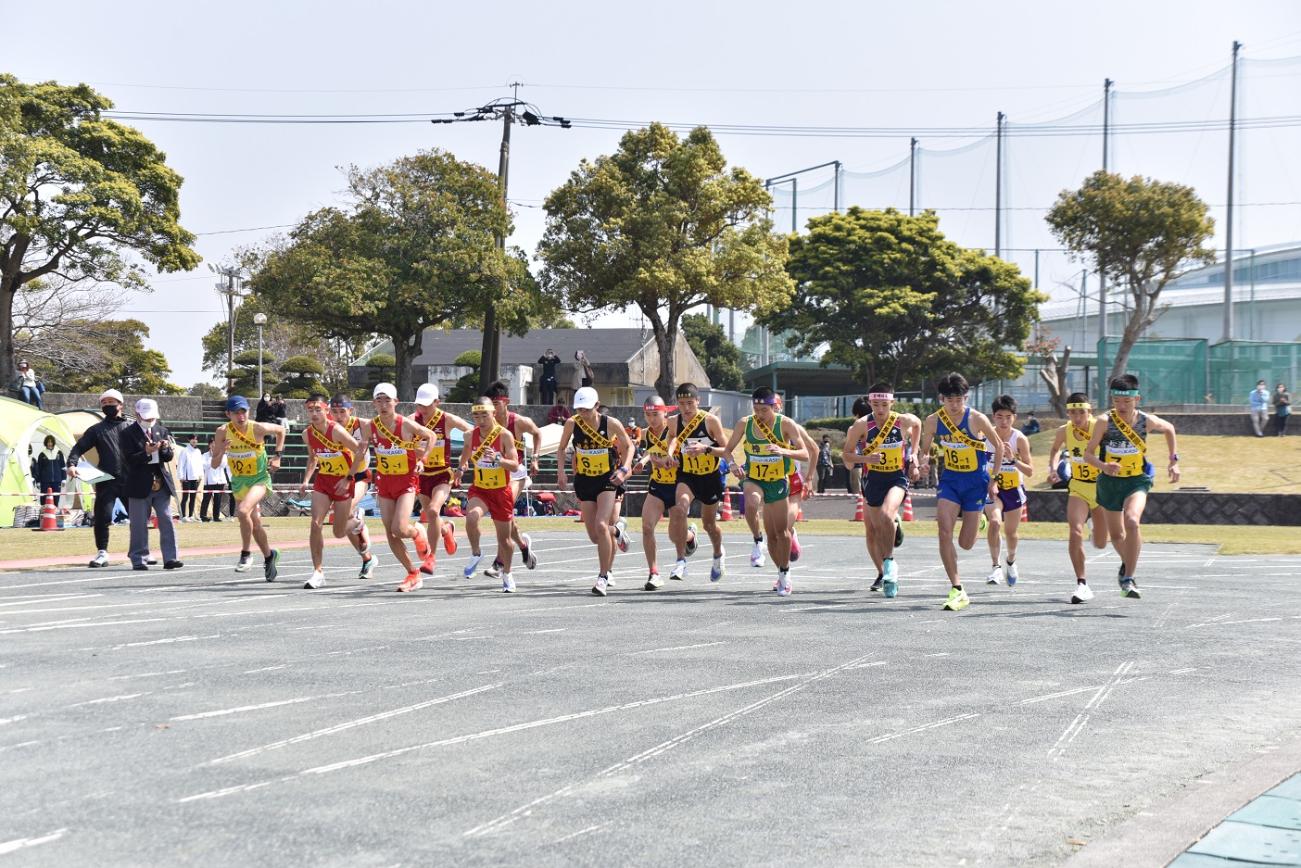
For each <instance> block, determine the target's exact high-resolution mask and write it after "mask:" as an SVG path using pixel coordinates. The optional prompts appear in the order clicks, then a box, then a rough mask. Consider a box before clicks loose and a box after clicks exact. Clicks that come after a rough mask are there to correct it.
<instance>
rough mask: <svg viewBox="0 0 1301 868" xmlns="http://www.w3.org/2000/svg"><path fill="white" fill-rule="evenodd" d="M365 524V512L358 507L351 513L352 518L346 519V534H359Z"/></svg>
mask: <svg viewBox="0 0 1301 868" xmlns="http://www.w3.org/2000/svg"><path fill="white" fill-rule="evenodd" d="M365 523H366V512H365V510H363V509H362V508H361V507H360V506H359V507H357V508H356V509H354V510H353V511H352V516H351V517H350V518H349V519H348V533H350V534H354V535H355V534H359V533H361V529H362V527H363V526H364V525H365Z"/></svg>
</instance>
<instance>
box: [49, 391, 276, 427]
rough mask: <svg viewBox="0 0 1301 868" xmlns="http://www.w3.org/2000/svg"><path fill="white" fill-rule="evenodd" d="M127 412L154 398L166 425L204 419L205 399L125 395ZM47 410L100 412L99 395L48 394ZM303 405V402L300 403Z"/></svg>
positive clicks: (184, 396)
mask: <svg viewBox="0 0 1301 868" xmlns="http://www.w3.org/2000/svg"><path fill="white" fill-rule="evenodd" d="M123 397H125V398H126V412H127V414H128V415H134V412H135V411H134V407H135V403H136V401H137V400H139V399H140V398H153V399H154V400H155V401H157V402H158V412H159V414H161V416H162V418H163V423H164V424H166V423H167V422H168V421H169V420H173V419H201V418H203V399H202V398H196V397H194V396H193V395H124V396H123ZM44 400H45V409H46V410H47V411H49V412H51V413H61V412H63V411H64V410H98V409H99V394H98V393H95V394H93V395H90V394H82V393H76V392H46V393H45V396H44ZM299 403H302V402H299Z"/></svg>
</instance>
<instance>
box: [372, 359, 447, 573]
mask: <svg viewBox="0 0 1301 868" xmlns="http://www.w3.org/2000/svg"><path fill="white" fill-rule="evenodd" d="M371 401H372V403H373V404H374V405H375V410H376V411H377V415H376V416H375V418H374V419H371V420H370V424H369V425H368V426H366V427H367V428H368V429H369V430H368V434H367V438H368V439H367V440H363V441H362V443H361V444H360V446H359V447H358V448H365V447H366V446H368V445H371V444H373V445H374V449H375V489H376V496H377V498H376V499H377V500H379V514H380V517H381V518H382V519H383V521H384V533H385V536H387V538H388V547H389V549H390V550H391V551H392V552H393V556H394V557H396V558H397V559H398V563H400V564H402V566H403V568H405V569H406V571H407V575H406V578H405V579H403V580H402V582H401V583H400V584H399V585H398V587H397V589H398V591H399V592H400V593H409V592H411V591H418V590H420V588H421V587H423V585H424V580H423V579H421V578H420V572H421V571H420V569H418V568H417V567H416V565H415V564H414V563H413V562H412V560H411V555H410V554H408V553H407V540H411V541H412V542H414V543H415V545H416V554H417V555H418V556H419V558H420V560H421V562H422V563H423V564H427V565H428V566H429V571H430V572H431V573H432V572H433V566H434V563H433V555H434V552H433V549H432V548H431V547H430V545H429V541H428V540H427V539H425V535H424V534H423V533H421V531H420V526H419V524H413V523H412V522H411V510H412V507H414V506H415V502H416V492H418V491H419V490H420V482H419V476H420V470H421V468H422V467H423V465H424V462H425V461H426V460H427V459H428V458H429V453H430V452H431V451H432V450H433V448H434V432H433V431H430V430H429V429H428V428H426V427H425V426H423V425H418V424H416V423H415V422H414V421H412V420H411V419H405V418H403V417H402V416H399V415H397V412H396V410H397V406H398V390H397V387H396V386H394V385H393V384H392V383H380V384H379V385H377V386H376V387H375V392H374V397H373V398H372V399H371Z"/></svg>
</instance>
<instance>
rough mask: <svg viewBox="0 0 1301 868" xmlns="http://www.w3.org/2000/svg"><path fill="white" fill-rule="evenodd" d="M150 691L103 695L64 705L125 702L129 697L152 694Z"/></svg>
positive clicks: (73, 706) (71, 706) (78, 705)
mask: <svg viewBox="0 0 1301 868" xmlns="http://www.w3.org/2000/svg"><path fill="white" fill-rule="evenodd" d="M150 692H151V691H148V690H146V691H143V692H141V693H122V694H119V695H118V696H103V697H100V698H99V699H87V700H86V701H85V702H74V703H72V705H65V706H63V707H64V708H81V707H82V706H85V705H106V704H108V703H110V702H125V701H127V700H128V699H136V698H138V697H141V696H148V695H149V694H150Z"/></svg>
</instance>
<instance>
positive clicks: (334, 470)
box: [308, 426, 352, 476]
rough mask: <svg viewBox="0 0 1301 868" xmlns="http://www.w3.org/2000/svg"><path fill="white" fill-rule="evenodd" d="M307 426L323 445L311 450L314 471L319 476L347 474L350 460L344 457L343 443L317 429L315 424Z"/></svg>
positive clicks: (350, 464)
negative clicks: (313, 456)
mask: <svg viewBox="0 0 1301 868" xmlns="http://www.w3.org/2000/svg"><path fill="white" fill-rule="evenodd" d="M308 427H309V428H310V429H311V431H312V434H314V435H315V436H316V439H317V440H319V441H320V443H321V445H322V446H323V447H324V448H323V449H313V450H312V453H313V454H314V455H315V456H316V472H317V473H319V474H320V475H321V476H347V475H348V470H349V468H351V467H352V462H351V461H349V460H348V459H347V458H346V457H345V453H344V448H343V444H341V443H335V442H334V441H333V440H331V439H330V438H329V437H328V436H327V435H325V434H322V433H321V432H320V431H317V430H316V427H315V426H308Z"/></svg>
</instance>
